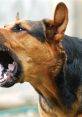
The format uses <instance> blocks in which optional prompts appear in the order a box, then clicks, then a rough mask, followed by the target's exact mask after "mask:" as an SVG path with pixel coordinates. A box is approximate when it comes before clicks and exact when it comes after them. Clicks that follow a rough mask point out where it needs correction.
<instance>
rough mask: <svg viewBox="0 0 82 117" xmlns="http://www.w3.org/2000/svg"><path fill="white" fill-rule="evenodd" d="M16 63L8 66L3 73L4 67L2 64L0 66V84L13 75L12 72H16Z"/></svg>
mask: <svg viewBox="0 0 82 117" xmlns="http://www.w3.org/2000/svg"><path fill="white" fill-rule="evenodd" d="M15 69H16V62H13V63H12V64H9V65H8V69H7V70H6V72H4V67H3V65H2V64H0V82H3V81H5V80H6V79H7V78H11V77H13V75H14V72H16V70H15Z"/></svg>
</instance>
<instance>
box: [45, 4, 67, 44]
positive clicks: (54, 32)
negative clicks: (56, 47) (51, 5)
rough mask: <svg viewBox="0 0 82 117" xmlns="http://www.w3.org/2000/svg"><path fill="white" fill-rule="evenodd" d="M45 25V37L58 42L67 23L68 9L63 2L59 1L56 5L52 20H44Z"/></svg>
mask: <svg viewBox="0 0 82 117" xmlns="http://www.w3.org/2000/svg"><path fill="white" fill-rule="evenodd" d="M44 23H45V26H46V38H47V39H48V40H49V41H51V40H53V39H54V41H56V42H59V41H60V40H62V39H63V37H64V32H65V30H66V27H67V23H68V9H67V7H66V5H65V4H64V3H62V2H61V3H59V4H58V5H57V7H56V10H55V14H54V20H44Z"/></svg>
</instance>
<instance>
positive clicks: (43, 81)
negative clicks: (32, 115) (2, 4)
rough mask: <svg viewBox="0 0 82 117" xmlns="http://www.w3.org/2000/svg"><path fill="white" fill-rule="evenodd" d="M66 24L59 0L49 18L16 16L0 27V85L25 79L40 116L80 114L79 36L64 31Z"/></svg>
mask: <svg viewBox="0 0 82 117" xmlns="http://www.w3.org/2000/svg"><path fill="white" fill-rule="evenodd" d="M67 24H68V9H67V7H66V5H65V4H64V3H62V2H61V3H59V4H58V5H57V7H56V10H55V13H54V18H53V20H47V19H45V20H42V21H28V20H20V19H19V18H17V19H16V21H15V22H12V23H9V24H8V25H5V26H4V28H0V86H1V87H11V86H12V85H14V84H15V83H17V82H21V83H22V82H29V83H30V84H31V85H32V86H33V87H34V88H35V90H36V91H37V92H38V93H39V111H40V115H41V117H82V114H81V113H82V40H81V39H79V38H76V37H70V36H67V35H64V32H65V30H66V27H67Z"/></svg>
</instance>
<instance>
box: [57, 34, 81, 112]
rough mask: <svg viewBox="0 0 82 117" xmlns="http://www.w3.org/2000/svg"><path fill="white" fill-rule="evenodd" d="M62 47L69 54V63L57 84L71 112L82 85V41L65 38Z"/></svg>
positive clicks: (61, 97)
mask: <svg viewBox="0 0 82 117" xmlns="http://www.w3.org/2000/svg"><path fill="white" fill-rule="evenodd" d="M62 45H63V47H64V49H65V52H66V54H67V62H66V64H65V65H64V66H63V68H62V70H61V72H60V73H59V75H58V76H57V77H56V80H55V82H56V84H57V87H58V90H59V96H60V100H61V102H62V103H63V104H64V105H65V107H66V109H67V110H68V111H69V110H71V106H72V104H73V103H74V102H75V101H77V98H76V91H77V90H78V87H79V86H80V85H81V84H82V40H81V39H78V38H76V37H69V36H65V37H64V40H63V41H62Z"/></svg>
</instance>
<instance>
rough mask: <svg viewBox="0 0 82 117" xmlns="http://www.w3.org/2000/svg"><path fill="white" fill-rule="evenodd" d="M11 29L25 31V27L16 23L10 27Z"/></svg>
mask: <svg viewBox="0 0 82 117" xmlns="http://www.w3.org/2000/svg"><path fill="white" fill-rule="evenodd" d="M12 30H13V31H14V32H21V31H25V29H24V28H23V27H22V26H21V25H20V24H16V25H15V26H14V27H13V28H12Z"/></svg>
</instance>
